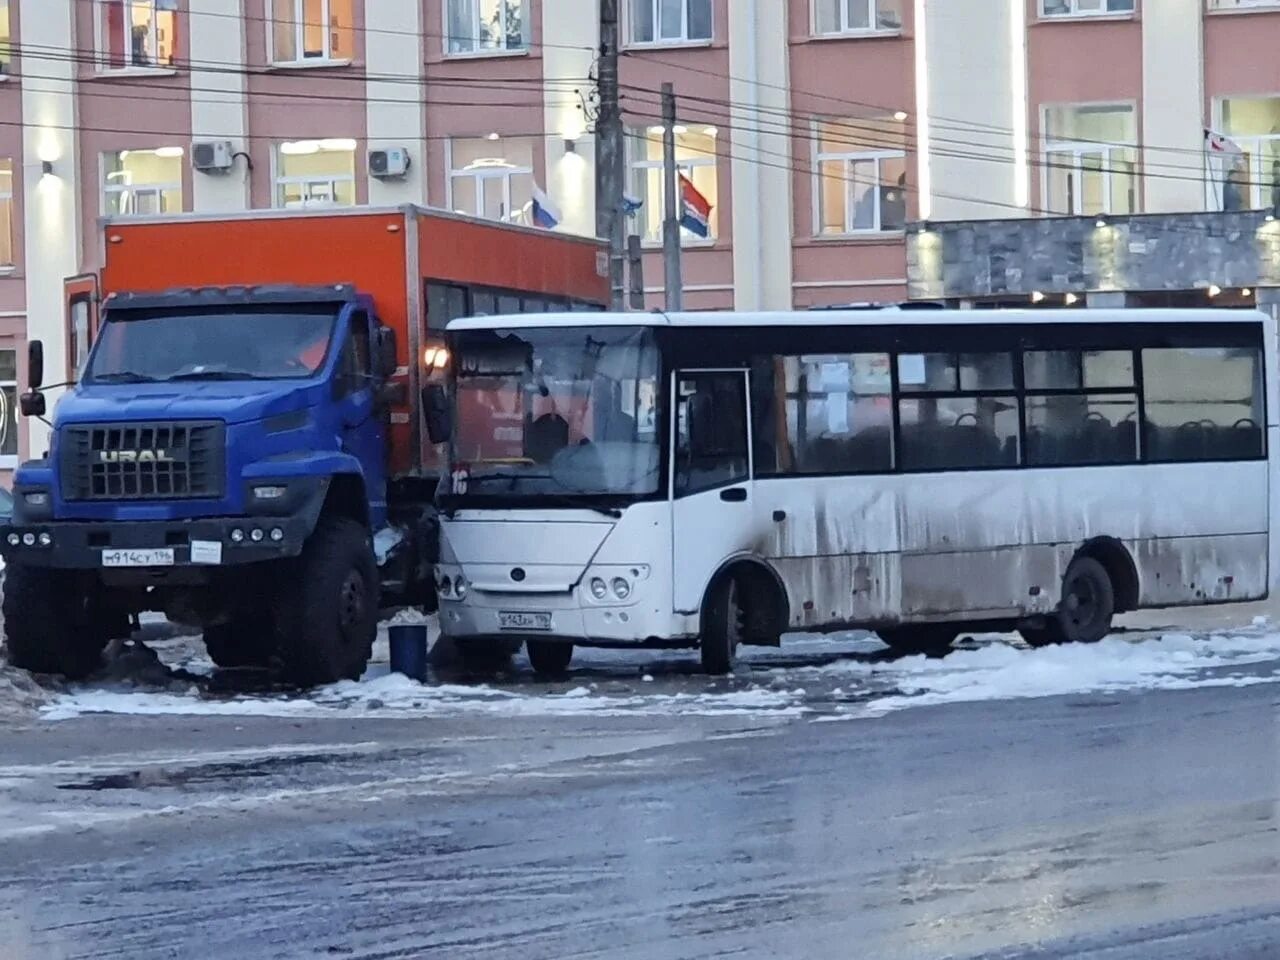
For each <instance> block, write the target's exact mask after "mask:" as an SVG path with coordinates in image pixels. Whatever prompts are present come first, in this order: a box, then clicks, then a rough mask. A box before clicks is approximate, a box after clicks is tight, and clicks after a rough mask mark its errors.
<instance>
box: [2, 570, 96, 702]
mask: <svg viewBox="0 0 1280 960" xmlns="http://www.w3.org/2000/svg"><path fill="white" fill-rule="evenodd" d="M93 606H94V603H93V594H92V591H91V588H90V587H89V585H88V584H85V583H83V582H81V581H79V580H78V578H77V577H76V576H75V574H73V573H68V572H60V571H57V570H46V569H43V568H40V567H25V566H22V565H19V564H14V565H11V566H10V567H9V568H8V569H7V570H6V571H5V584H4V632H5V646H6V648H7V649H8V653H9V662H10V663H11V664H13V665H14V666H15V667H21V668H22V669H23V670H30V671H31V672H32V673H53V674H61V675H62V676H64V677H66V678H67V679H69V680H82V679H84V678H85V677H87V676H88V675H89V674H91V673H93V671H94V670H96V669H97V668H98V666H99V665H100V664H101V663H102V651H103V649H104V648H105V647H106V645H107V639H108V638H107V632H106V630H104V629H103V627H102V620H101V619H100V618H98V617H95V616H94V615H93Z"/></svg>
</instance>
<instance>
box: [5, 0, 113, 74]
mask: <svg viewBox="0 0 1280 960" xmlns="http://www.w3.org/2000/svg"><path fill="white" fill-rule="evenodd" d="M15 2H16V0H0V23H3V25H4V36H3V37H0V83H4V82H5V81H6V80H8V79H9V78H10V77H11V76H13V61H14V59H15V58H16V57H15V52H14V44H13V9H12V7H13V4H14V3H15ZM95 42H96V41H95Z"/></svg>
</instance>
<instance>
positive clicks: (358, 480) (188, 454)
mask: <svg viewBox="0 0 1280 960" xmlns="http://www.w3.org/2000/svg"><path fill="white" fill-rule="evenodd" d="M42 358H43V348H42V346H41V344H40V343H39V342H38V341H35V342H33V343H32V344H31V364H30V371H31V387H32V389H31V390H30V391H29V392H28V393H27V394H25V395H24V396H23V398H22V406H23V411H24V413H26V414H28V415H34V416H41V415H43V414H44V413H45V409H44V408H45V399H44V396H43V394H42V393H41V392H40V386H41V380H42V379H43V377H42V370H41V367H42V365H43V360H42ZM395 371H396V338H395V334H394V332H393V331H392V330H391V329H390V328H388V327H385V326H383V325H382V324H381V323H380V322H379V320H378V317H377V315H376V313H375V310H374V305H373V301H372V300H371V298H369V297H368V296H366V295H364V294H362V293H360V292H358V291H357V290H356V289H355V288H354V287H353V286H350V285H344V284H334V285H328V286H263V287H218V288H205V289H193V290H175V291H171V292H164V293H127V292H125V293H115V294H112V295H110V296H108V297H107V298H106V299H105V300H104V301H103V309H102V316H101V323H100V324H99V325H98V331H97V337H96V340H95V342H94V344H93V346H92V349H91V350H90V351H89V353H88V356H87V358H86V359H85V361H84V363H83V365H82V368H81V370H80V371H79V377H78V382H76V383H75V384H73V385H70V389H69V390H68V391H67V392H66V393H65V394H64V395H63V396H62V398H61V400H60V401H59V403H58V404H57V406H56V409H55V410H54V413H53V417H52V422H51V424H50V427H51V440H50V446H49V450H48V453H47V455H46V456H44V457H42V458H40V459H38V460H32V461H29V462H27V463H24V464H23V465H22V466H21V467H20V468H19V469H18V471H17V474H16V476H15V481H14V494H15V507H14V516H13V521H12V524H11V525H10V526H9V527H7V528H6V529H5V531H4V538H3V542H0V552H3V554H4V556H5V559H6V561H7V563H8V567H9V569H8V574H7V577H8V585H7V589H6V591H5V611H4V612H5V620H6V639H7V642H8V647H9V652H10V659H11V660H13V662H14V663H15V664H16V665H18V666H22V667H27V668H29V669H32V670H35V671H39V672H50V673H63V674H66V675H70V676H78V675H83V674H84V673H87V672H88V671H89V670H91V669H92V667H93V666H95V665H96V663H97V662H98V659H99V655H100V653H101V651H102V649H103V647H104V646H105V644H106V643H107V642H108V641H109V640H110V639H112V638H113V637H116V636H124V635H127V634H128V633H129V631H130V630H131V628H132V626H133V625H134V624H135V623H136V618H137V615H138V614H139V613H140V612H142V611H145V610H159V611H163V612H164V613H165V614H166V615H167V616H169V617H170V619H174V620H177V621H180V622H186V623H190V624H193V625H197V626H199V627H201V628H202V629H203V630H204V631H205V639H206V643H207V645H208V648H209V652H210V654H211V656H212V658H213V659H214V661H215V662H216V663H218V664H219V665H221V666H251V665H263V664H266V663H268V662H270V661H272V660H273V659H274V660H277V661H279V663H280V664H281V665H282V666H283V668H284V671H285V673H286V675H287V676H289V677H290V678H291V679H293V680H295V681H297V682H299V683H303V684H314V683H322V682H330V681H333V680H338V679H341V678H344V677H345V678H353V679H354V678H358V677H359V676H360V674H361V673H363V671H364V668H365V665H366V663H367V661H368V658H369V654H370V649H371V646H372V643H373V639H374V635H375V632H376V624H377V611H378V608H379V575H378V569H377V559H378V557H377V555H376V553H375V546H374V538H375V536H378V535H379V534H381V533H384V532H387V531H389V526H388V522H389V516H388V505H387V501H388V462H387V460H388V443H387V432H388V425H389V418H388V411H389V409H390V405H391V403H392V402H393V399H394V397H393V394H394V391H395V389H396V385H395V384H393V383H392V378H393V376H394V374H395ZM393 539H399V538H398V537H393Z"/></svg>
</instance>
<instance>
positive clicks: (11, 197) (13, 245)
mask: <svg viewBox="0 0 1280 960" xmlns="http://www.w3.org/2000/svg"><path fill="white" fill-rule="evenodd" d="M0 2H3V0H0ZM5 163H7V164H9V189H8V190H3V189H0V204H2V203H8V204H9V262H8V263H5V262H4V260H3V259H2V258H0V276H6V275H8V274H11V273H13V272H14V271H15V270H17V269H18V236H17V231H16V230H14V229H13V228H14V226H15V225H16V222H17V210H16V208H15V206H14V201H15V198H16V197H17V193H18V190H17V184H16V183H15V182H14V181H15V180H16V179H17V176H18V165H17V163H15V162H14V159H13V158H12V157H0V165H3V164H5ZM0 349H4V348H3V347H0Z"/></svg>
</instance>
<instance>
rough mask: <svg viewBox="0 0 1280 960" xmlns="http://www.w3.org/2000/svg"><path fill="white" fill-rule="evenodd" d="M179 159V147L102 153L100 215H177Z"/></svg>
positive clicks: (179, 179) (180, 174) (179, 183)
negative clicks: (101, 210)
mask: <svg viewBox="0 0 1280 960" xmlns="http://www.w3.org/2000/svg"><path fill="white" fill-rule="evenodd" d="M182 157H183V150H182V147H158V148H156V149H151V150H118V151H115V152H112V153H105V154H103V157H102V193H103V202H102V209H103V212H104V213H105V214H106V215H107V216H109V217H145V216H153V215H156V214H161V213H180V212H181V211H182Z"/></svg>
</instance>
